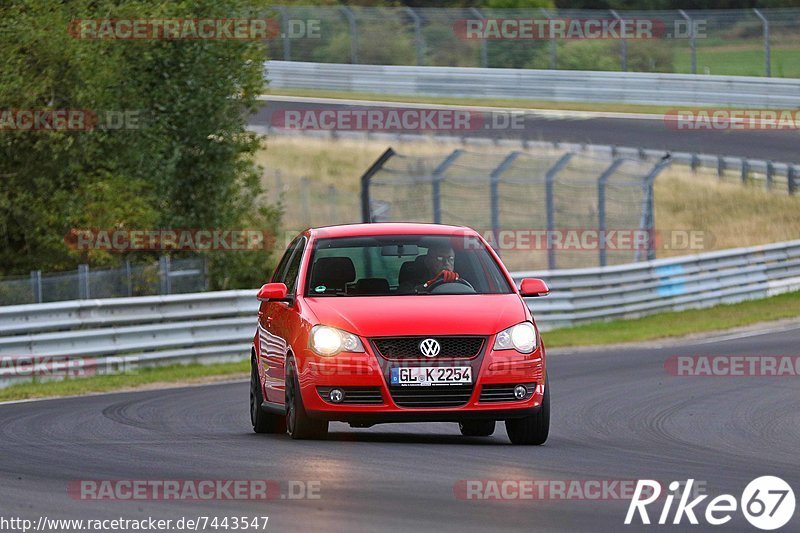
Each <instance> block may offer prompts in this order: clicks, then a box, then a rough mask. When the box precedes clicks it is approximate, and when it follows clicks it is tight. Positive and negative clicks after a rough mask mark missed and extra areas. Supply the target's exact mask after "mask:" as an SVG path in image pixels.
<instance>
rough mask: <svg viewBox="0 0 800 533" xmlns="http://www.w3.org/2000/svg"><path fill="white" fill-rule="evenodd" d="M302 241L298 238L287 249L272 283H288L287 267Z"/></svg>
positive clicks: (276, 269)
mask: <svg viewBox="0 0 800 533" xmlns="http://www.w3.org/2000/svg"><path fill="white" fill-rule="evenodd" d="M300 241H301V239H300V238H299V237H298V238H297V239H295V240H293V241H292V243H291V244H290V245H289V246H288V247H287V248H286V251H285V252H284V253H283V257H281V261H280V263H278V266H277V267H276V268H275V272H274V273H273V274H272V279H271V280H270V281H271V282H272V283H285V282H286V281H285V280H286V276H285V273H286V266H287V265H288V264H289V260H290V259H291V258H292V254H293V253H294V251H295V249H296V248H297V245H298V244H299V243H300Z"/></svg>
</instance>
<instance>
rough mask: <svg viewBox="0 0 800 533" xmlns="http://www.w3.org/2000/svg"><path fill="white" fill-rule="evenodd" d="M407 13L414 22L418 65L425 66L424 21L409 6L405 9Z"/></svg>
mask: <svg viewBox="0 0 800 533" xmlns="http://www.w3.org/2000/svg"><path fill="white" fill-rule="evenodd" d="M405 12H406V13H408V14H409V15H411V20H413V21H414V47H415V48H416V49H417V65H424V64H425V40H424V37H423V36H422V19H420V18H419V15H417V12H416V11H414V10H413V9H412V8H410V7H408V6H406V7H405Z"/></svg>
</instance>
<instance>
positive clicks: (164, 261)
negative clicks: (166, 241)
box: [158, 255, 172, 295]
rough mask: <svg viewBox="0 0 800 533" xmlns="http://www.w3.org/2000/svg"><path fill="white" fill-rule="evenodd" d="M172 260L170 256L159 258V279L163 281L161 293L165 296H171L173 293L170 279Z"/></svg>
mask: <svg viewBox="0 0 800 533" xmlns="http://www.w3.org/2000/svg"><path fill="white" fill-rule="evenodd" d="M169 267H170V258H169V256H168V255H162V256H161V257H159V258H158V277H159V279H160V280H161V291H160V293H161V294H162V295H163V294H170V292H172V290H171V289H172V287H171V284H172V283H171V281H172V280H170V279H169Z"/></svg>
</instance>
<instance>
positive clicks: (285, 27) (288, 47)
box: [277, 6, 292, 61]
mask: <svg viewBox="0 0 800 533" xmlns="http://www.w3.org/2000/svg"><path fill="white" fill-rule="evenodd" d="M277 9H278V13H280V14H281V32H282V33H283V60H284V61H291V60H292V43H291V40H290V39H289V19H288V17H287V16H286V6H277Z"/></svg>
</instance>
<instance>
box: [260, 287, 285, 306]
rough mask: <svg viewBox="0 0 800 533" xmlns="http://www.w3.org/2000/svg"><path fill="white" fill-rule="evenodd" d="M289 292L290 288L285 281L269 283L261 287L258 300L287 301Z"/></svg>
mask: <svg viewBox="0 0 800 533" xmlns="http://www.w3.org/2000/svg"><path fill="white" fill-rule="evenodd" d="M288 293H289V289H287V288H286V285H285V284H283V283H267V284H265V285H263V286H262V287H261V290H259V291H258V296H257V298H258V300H259V301H260V302H268V301H283V302H286V301H288V300H289V298H288V297H287V294H288Z"/></svg>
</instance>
